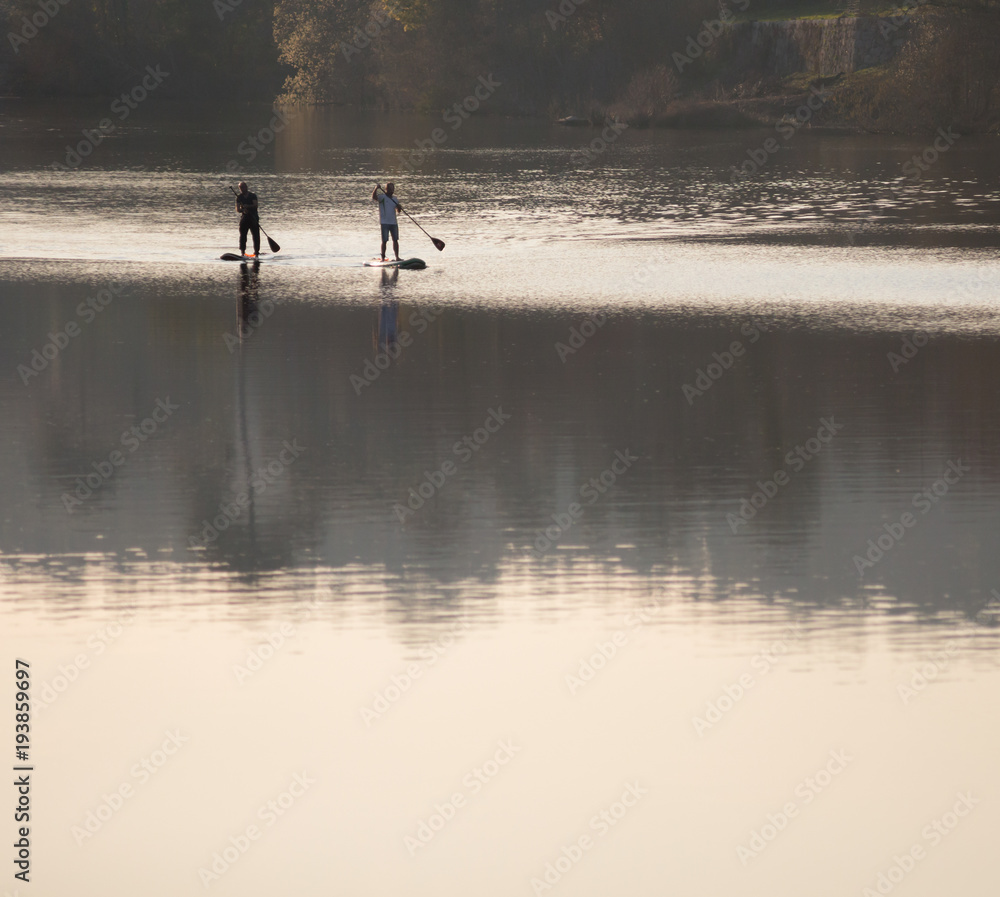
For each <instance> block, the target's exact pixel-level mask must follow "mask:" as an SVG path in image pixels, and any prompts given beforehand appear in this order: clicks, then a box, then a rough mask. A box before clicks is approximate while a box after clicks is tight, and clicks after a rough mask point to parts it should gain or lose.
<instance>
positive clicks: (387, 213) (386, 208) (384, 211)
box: [375, 193, 399, 224]
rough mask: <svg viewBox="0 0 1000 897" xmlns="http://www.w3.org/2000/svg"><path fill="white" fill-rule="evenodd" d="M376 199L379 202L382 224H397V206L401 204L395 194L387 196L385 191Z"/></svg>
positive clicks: (380, 221)
mask: <svg viewBox="0 0 1000 897" xmlns="http://www.w3.org/2000/svg"><path fill="white" fill-rule="evenodd" d="M375 201H376V202H377V203H378V209H379V223H380V224H395V223H396V206H398V205H399V201H398V200H397V199H396V197H394V196H386V195H385V194H384V193H383V194H382V195H381V196H377V197H376V198H375Z"/></svg>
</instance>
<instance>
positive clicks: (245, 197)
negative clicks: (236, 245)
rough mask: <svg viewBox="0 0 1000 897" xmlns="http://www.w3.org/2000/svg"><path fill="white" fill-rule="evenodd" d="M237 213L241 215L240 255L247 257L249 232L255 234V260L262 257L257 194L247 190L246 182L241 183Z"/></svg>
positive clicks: (237, 200)
mask: <svg viewBox="0 0 1000 897" xmlns="http://www.w3.org/2000/svg"><path fill="white" fill-rule="evenodd" d="M236 211H237V212H239V213H240V253H241V254H243V255H246V251H247V231H250V233H251V234H253V254H254V258H257V257H258V256H259V255H260V217H259V216H258V214H257V194H256V193H251V192H250V191H249V190H248V189H247V184H246V181H240V192H239V195H238V196H237V197H236Z"/></svg>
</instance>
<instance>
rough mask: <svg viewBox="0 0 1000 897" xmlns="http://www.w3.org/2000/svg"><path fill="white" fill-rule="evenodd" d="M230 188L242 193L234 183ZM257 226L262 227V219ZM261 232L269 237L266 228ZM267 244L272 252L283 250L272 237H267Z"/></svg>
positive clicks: (234, 191)
mask: <svg viewBox="0 0 1000 897" xmlns="http://www.w3.org/2000/svg"><path fill="white" fill-rule="evenodd" d="M229 189H230V190H232V191H233V193H235V194H236V195H237V196H241V195H242V194H241V193H239V191H237V189H236V188H235V187H234V186H233V185H232V184H230V185H229ZM257 227H260V221H258V222H257ZM260 232H261V233H262V234H263V235H264V236H265V237H267V231H266V230H264V228H262V227H260ZM267 245H268V246H270V247H271V252H281V247H280V246H279V245H278V244H277V242H276V241H274V240H272V239H271V238H270V237H267Z"/></svg>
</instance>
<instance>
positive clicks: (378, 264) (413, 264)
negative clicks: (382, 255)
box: [365, 258, 427, 270]
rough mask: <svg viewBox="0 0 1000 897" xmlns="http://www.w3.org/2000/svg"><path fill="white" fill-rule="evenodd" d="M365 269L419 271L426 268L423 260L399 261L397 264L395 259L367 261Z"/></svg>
mask: <svg viewBox="0 0 1000 897" xmlns="http://www.w3.org/2000/svg"><path fill="white" fill-rule="evenodd" d="M365 267H366V268H412V269H413V270H419V269H420V268H426V267H427V263H426V262H425V261H424V260H423V259H416V258H413V259H400V260H399V261H398V262H397V261H396V260H395V259H386V260H385V261H382V259H369V260H368V261H367V262H365Z"/></svg>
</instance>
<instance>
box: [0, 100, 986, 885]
mask: <svg viewBox="0 0 1000 897" xmlns="http://www.w3.org/2000/svg"><path fill="white" fill-rule="evenodd" d="M107 117H111V118H114V116H112V115H111V113H110V112H109V105H108V104H106V103H102V102H100V101H96V102H95V101H87V102H85V103H74V104H72V105H70V104H65V103H59V102H31V103H28V102H24V101H12V100H4V101H2V102H0V128H2V136H3V140H2V142H0V199H2V202H0V223H2V225H3V226H2V228H0V303H2V304H0V308H2V311H3V318H2V324H0V355H2V358H3V361H4V364H5V366H6V371H5V375H4V376H3V377H2V378H0V415H2V421H3V433H4V438H3V440H2V446H0V475H2V477H0V483H2V487H0V488H2V501H0V633H2V635H0V640H2V648H3V650H2V656H3V657H4V658H6V660H5V662H6V663H7V664H9V666H8V669H9V670H11V672H12V673H13V674H15V675H16V673H15V667H16V661H18V660H20V661H23V663H22V664H21V665H20V666H19V667H17V668H19V669H22V670H28V671H29V673H28V674H27V675H29V677H30V679H29V681H30V692H31V694H32V695H33V701H32V707H31V721H30V748H29V749H28V757H27V760H22V761H17V760H15V757H14V754H13V745H14V743H15V728H14V726H15V719H14V713H13V712H11V713H10V715H9V716H8V717H7V720H9V722H5V725H6V726H7V727H8V728H6V729H5V731H7V732H8V734H9V736H10V738H11V741H10V742H9V744H11V745H12V748H11V751H12V753H11V754H10V757H11V759H12V761H14V762H12V766H14V765H22V764H23V763H27V764H29V765H30V766H31V767H32V769H31V770H30V781H31V786H32V787H31V789H30V820H29V821H28V823H27V824H28V825H29V828H30V835H29V837H28V840H29V841H30V849H29V853H30V860H28V861H26V862H30V885H25V884H24V883H23V880H22V881H18V880H16V879H8V880H7V881H5V883H4V885H3V887H4V888H6V889H7V891H9V892H11V893H14V892H15V891H16V890H17V889H18V888H20V892H21V894H25V893H31V894H39V895H46V897H48V895H52V897H61V895H66V894H69V893H73V892H74V891H83V892H85V893H101V894H107V895H115V897H118V895H121V897H124V895H127V894H128V895H132V894H135V893H142V894H146V895H150V897H156V895H164V897H165V895H176V894H188V893H191V894H193V893H202V892H204V891H212V892H215V893H218V894H223V895H225V894H233V895H237V894H239V895H243V894H246V893H248V892H255V893H267V892H270V891H274V892H281V893H290V894H300V895H303V897H312V895H316V897H318V895H320V894H324V895H325V894H329V893H330V892H331V891H333V892H336V893H343V894H370V895H383V894H384V895H389V894H399V893H407V894H416V895H431V894H434V895H441V894H444V895H455V897H458V895H464V894H467V893H471V892H475V893H477V894H483V895H497V897H500V895H504V897H506V895H510V894H526V895H536V897H537V895H540V894H555V895H560V894H561V895H567V897H591V895H595V897H596V895H599V894H600V895H603V894H608V893H620V894H634V895H637V897H639V895H654V894H656V895H661V894H664V893H666V892H667V891H668V890H669V891H677V892H680V893H686V894H704V895H722V894H727V895H728V894H742V895H749V897H757V895H761V897H763V895H768V897H773V895H775V894H779V895H783V894H787V895H797V894H803V893H806V894H810V895H831V897H834V895H836V897H841V895H844V894H858V895H863V894H867V893H874V894H885V893H890V892H895V891H897V890H898V892H899V893H900V894H905V895H908V897H924V895H926V897H936V895H939V894H942V893H962V894H967V895H983V897H985V895H987V894H989V895H992V894H994V893H995V892H996V886H997V873H996V871H995V869H994V864H993V863H992V862H991V859H990V857H991V850H992V845H993V841H994V839H995V838H994V836H995V833H996V831H997V825H998V823H1000V809H998V807H1000V772H998V767H997V763H996V743H997V734H998V731H997V723H996V711H997V694H998V688H1000V666H998V647H1000V638H998V637H1000V530H998V528H997V526H996V521H997V519H998V517H997V515H998V512H1000V451H998V448H997V446H998V444H1000V395H998V393H997V390H996V388H995V384H996V383H997V382H998V378H1000V342H998V334H1000V308H998V306H997V301H996V300H997V297H998V295H1000V266H998V264H997V248H996V247H997V237H996V233H997V226H998V224H1000V203H998V200H1000V190H998V188H997V174H998V163H997V161H996V160H997V156H996V146H995V142H996V141H995V138H974V137H962V138H960V139H959V140H958V141H956V142H955V143H954V145H951V146H949V148H948V149H947V150H946V151H943V152H940V153H938V154H936V158H934V161H933V163H931V164H927V165H926V166H925V167H926V168H927V170H926V171H923V172H920V173H919V176H915V175H914V174H912V173H911V172H912V171H914V170H915V169H914V166H913V164H912V160H913V158H914V156H916V157H917V158H918V159H922V160H926V159H928V158H930V156H929V155H927V148H928V147H929V146H932V145H933V144H932V141H933V139H934V138H933V135H930V136H929V137H928V138H927V139H916V138H889V137H871V136H854V135H845V134H833V133H827V134H821V133H816V132H811V131H809V130H808V129H802V130H801V131H798V132H796V133H794V134H793V135H792V136H791V137H790V138H789V139H787V141H785V140H783V141H782V148H781V150H780V152H777V153H775V154H772V155H769V156H768V157H767V158H766V160H765V162H764V164H762V165H757V166H756V170H754V171H753V172H752V173H749V174H741V173H740V172H741V171H748V170H749V168H750V167H751V166H744V164H743V163H744V162H745V161H746V160H747V159H753V158H754V157H755V156H754V154H757V150H758V149H759V147H761V146H762V145H764V142H765V141H766V140H768V139H769V137H770V136H773V134H774V130H773V129H772V130H770V131H768V130H761V131H715V132H695V131H650V130H639V129H635V128H631V129H626V130H624V131H621V132H616V131H613V130H612V131H608V132H605V134H604V136H601V131H600V130H597V129H589V128H584V129H580V128H564V127H558V126H554V125H550V124H548V123H547V122H544V121H519V120H508V119H498V118H489V117H473V118H471V119H469V120H467V121H464V122H462V123H461V126H460V127H458V128H454V129H452V128H451V127H445V128H444V130H443V131H442V133H443V134H444V137H445V139H444V140H443V141H442V140H439V139H438V138H436V137H433V136H432V135H433V134H434V131H435V129H436V128H441V127H442V121H441V118H440V116H429V117H422V116H404V115H388V114H377V113H368V112H357V111H351V110H343V109H319V110H290V111H287V112H285V113H283V115H282V116H280V117H279V116H276V113H275V112H274V111H273V110H271V109H270V108H268V107H261V106H252V105H246V106H240V107H237V108H234V109H232V110H228V111H226V112H225V113H220V112H219V111H218V110H216V109H197V108H191V107H184V106H177V105H171V104H168V103H166V102H164V103H161V104H159V105H154V101H152V100H151V101H150V102H149V103H147V104H145V105H140V106H139V107H138V108H137V109H136V110H135V111H134V112H133V113H132V114H131V115H130V116H128V118H127V120H125V121H122V122H118V121H117V119H116V120H115V124H114V128H113V129H108V128H103V129H102V126H101V122H102V120H104V119H105V118H107ZM81 144H83V150H82V151H81ZM431 145H433V150H431V149H430V148H429V147H430V146H431ZM87 147H89V149H88V148H87ZM756 157H757V158H760V156H759V154H757V156H756ZM76 160H78V161H76ZM240 177H242V178H244V179H246V180H247V181H248V183H249V184H250V189H251V190H253V191H255V192H256V193H257V194H258V196H259V197H260V209H261V220H262V223H263V225H264V227H265V228H266V230H267V233H268V234H269V235H270V236H271V237H272V238H274V239H275V240H277V241H278V242H279V243H280V245H281V250H280V252H279V253H277V254H274V255H272V254H268V255H265V256H264V257H263V259H262V260H261V261H260V262H259V263H258V264H245V265H244V264H238V263H232V262H223V261H220V260H219V258H218V257H219V256H220V255H221V254H222V253H223V252H226V251H235V250H236V249H237V239H238V234H237V229H236V215H235V214H234V211H233V197H232V194H231V193H230V192H229V185H231V184H233V183H235V181H236V180H238V179H239V178H240ZM388 180H394V181H395V182H396V185H397V195H398V197H399V199H400V201H401V202H402V203H403V206H404V208H405V210H406V211H407V212H409V213H410V214H411V215H413V216H414V218H415V219H416V221H417V222H419V224H420V225H421V226H422V227H423V228H425V229H426V231H427V233H428V234H430V235H431V236H433V237H437V238H439V239H442V240H444V241H445V243H446V247H445V249H444V250H443V251H442V252H438V251H437V250H436V249H435V248H434V246H433V245H432V243H431V241H430V239H428V236H427V235H425V234H424V233H422V232H421V231H420V230H419V229H418V228H417V227H416V226H415V225H414V223H413V221H411V219H409V218H407V217H406V216H405V215H404V216H401V222H400V235H401V244H402V245H401V249H402V254H403V255H404V256H419V257H420V258H423V259H424V260H425V261H426V262H427V264H428V267H427V268H426V270H423V271H409V270H404V271H398V270H396V271H391V270H377V269H368V268H364V267H362V262H363V261H364V260H365V259H369V258H371V257H372V256H374V255H376V254H377V251H378V248H379V247H378V241H379V230H378V226H377V210H376V208H375V206H374V204H373V203H372V202H371V200H370V194H371V191H372V189H373V187H374V185H375V184H376V183H381V184H382V185H383V186H384V185H385V184H386V183H387V181H388ZM265 242H266V241H265ZM265 251H266V247H265ZM990 371H996V375H994V374H991V373H990ZM25 664H28V665H29V666H25ZM15 681H17V682H19V683H23V682H24V681H25V680H24V678H21V679H18V680H15V679H14V678H13V676H12V680H11V684H12V685H13V684H14V682H15ZM12 691H13V689H12ZM18 775H21V773H18ZM8 800H9V801H11V802H15V803H16V801H17V800H18V792H17V791H16V790H15V791H10V792H8ZM23 824H26V823H24V822H21V823H17V824H15V822H14V821H10V820H9V821H8V823H7V825H8V828H7V829H5V832H4V835H5V837H9V838H11V839H12V840H11V841H10V842H8V843H11V844H15V841H16V840H17V839H18V838H20V837H21V836H20V835H19V834H18V831H17V826H18V825H23ZM15 847H16V844H15ZM12 853H16V851H14V850H13V849H12ZM14 859H17V856H16V855H15V856H14ZM8 868H9V867H8ZM16 869H17V867H15V871H16Z"/></svg>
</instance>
